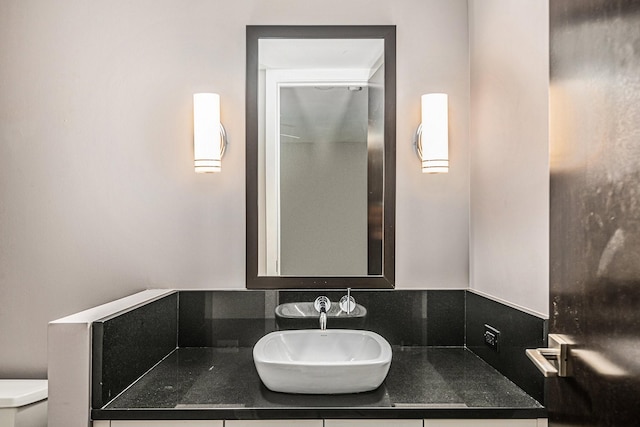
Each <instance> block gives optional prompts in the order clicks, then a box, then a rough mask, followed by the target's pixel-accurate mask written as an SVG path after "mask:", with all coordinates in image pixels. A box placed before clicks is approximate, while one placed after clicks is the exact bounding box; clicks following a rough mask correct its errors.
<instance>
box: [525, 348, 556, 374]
mask: <svg viewBox="0 0 640 427" xmlns="http://www.w3.org/2000/svg"><path fill="white" fill-rule="evenodd" d="M541 350H545V349H542V348H538V349H532V348H528V349H526V350H525V353H527V357H528V358H529V359H531V361H532V362H533V364H534V365H536V368H538V370H539V371H540V372H542V375H544V376H545V378H548V377H555V376H558V369H557V368H556V367H555V366H553V364H552V363H551V362H549V361H548V360H547V358H546V357H545V356H544V355H543V354H542V351H541Z"/></svg>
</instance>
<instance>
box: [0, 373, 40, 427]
mask: <svg viewBox="0 0 640 427" xmlns="http://www.w3.org/2000/svg"><path fill="white" fill-rule="evenodd" d="M47 392H48V387H47V380H0V427H47Z"/></svg>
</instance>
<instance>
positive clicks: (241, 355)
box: [92, 346, 546, 419]
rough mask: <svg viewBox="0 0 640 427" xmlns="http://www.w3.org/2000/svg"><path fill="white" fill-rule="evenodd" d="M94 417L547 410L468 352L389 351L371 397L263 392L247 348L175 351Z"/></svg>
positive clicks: (508, 414) (525, 414)
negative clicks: (382, 376) (387, 366)
mask: <svg viewBox="0 0 640 427" xmlns="http://www.w3.org/2000/svg"><path fill="white" fill-rule="evenodd" d="M92 416H93V419H145V418H146V419H268V418H328V417H338V418H347V417H354V416H355V417H359V418H433V417H445V418H536V417H544V416H546V411H545V409H544V408H543V407H542V406H541V405H540V404H539V403H538V402H537V401H536V400H534V399H533V398H531V397H530V396H529V395H527V394H526V393H525V392H524V391H522V390H521V389H520V388H518V387H517V386H516V385H515V384H513V383H512V382H510V381H509V380H508V379H506V378H505V377H504V376H502V375H501V374H500V373H498V372H497V371H496V370H494V369H493V368H492V367H490V366H489V365H487V364H486V363H485V362H483V361H482V360H481V359H480V358H478V357H477V356H476V355H474V354H473V353H472V352H470V351H468V350H466V349H464V348H462V347H456V348H444V347H442V348H441V347H400V346H394V347H393V361H392V364H391V369H390V371H389V375H388V376H387V379H386V380H385V382H384V383H383V384H382V386H381V387H380V388H378V389H377V390H374V391H372V392H367V393H359V394H350V395H293V394H285V393H275V392H272V391H269V390H268V389H266V388H265V387H264V385H263V384H262V383H261V381H260V378H259V377H258V374H257V372H256V370H255V367H254V364H253V357H252V348H250V347H239V348H212V347H203V348H180V349H178V350H176V351H175V352H173V353H172V354H171V355H170V356H169V357H167V358H166V359H165V360H163V361H162V362H161V363H160V364H158V365H157V366H156V367H155V368H154V369H152V370H151V371H150V372H148V373H147V374H146V375H144V376H143V377H142V378H141V379H140V380H139V381H138V382H136V383H135V384H134V385H133V386H132V387H130V388H129V389H128V390H127V391H125V392H124V393H123V394H121V395H120V396H119V397H118V398H116V399H115V400H113V401H112V402H110V403H109V404H108V405H107V406H106V407H104V408H102V409H94V410H93V413H92Z"/></svg>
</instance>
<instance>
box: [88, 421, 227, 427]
mask: <svg viewBox="0 0 640 427" xmlns="http://www.w3.org/2000/svg"><path fill="white" fill-rule="evenodd" d="M93 427H224V421H222V420H191V421H181V420H176V421H171V420H166V421H147V420H145V421H117V420H112V421H94V422H93Z"/></svg>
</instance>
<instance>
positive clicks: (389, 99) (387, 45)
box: [245, 25, 396, 289]
mask: <svg viewBox="0 0 640 427" xmlns="http://www.w3.org/2000/svg"><path fill="white" fill-rule="evenodd" d="M265 38H282V39H294V38H295V39H305V38H308V39H349V38H353V39H383V40H384V75H385V85H384V108H385V110H384V163H383V164H384V178H383V182H384V190H383V201H384V220H383V222H384V224H383V229H384V236H383V242H384V245H383V268H382V275H376V276H347V277H334V276H331V277H319V276H314V277H310V276H309V277H300V276H295V277H294V276H258V119H259V118H258V65H259V64H258V41H259V40H260V39H265ZM246 53H247V76H246V85H247V86H246V100H245V102H246V197H247V200H246V209H247V212H246V221H247V229H246V243H247V246H246V248H247V258H246V280H247V283H246V286H247V288H248V289H285V288H286V289H291V288H294V289H298V288H314V289H324V288H346V287H351V288H372V289H373V288H393V287H394V283H395V221H396V214H395V213H396V201H395V187H396V27H395V25H372V26H270V25H269V26H262V25H250V26H247V52H246Z"/></svg>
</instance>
